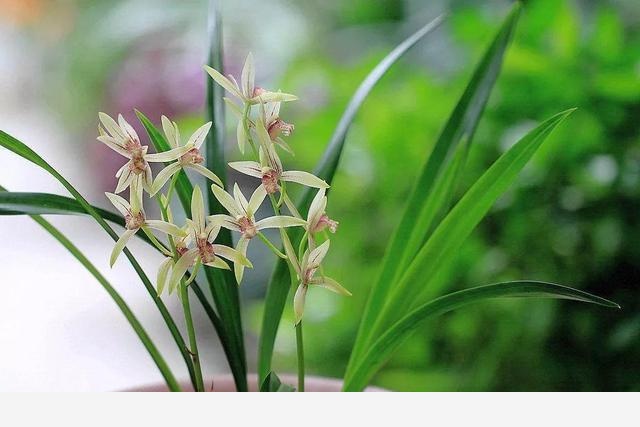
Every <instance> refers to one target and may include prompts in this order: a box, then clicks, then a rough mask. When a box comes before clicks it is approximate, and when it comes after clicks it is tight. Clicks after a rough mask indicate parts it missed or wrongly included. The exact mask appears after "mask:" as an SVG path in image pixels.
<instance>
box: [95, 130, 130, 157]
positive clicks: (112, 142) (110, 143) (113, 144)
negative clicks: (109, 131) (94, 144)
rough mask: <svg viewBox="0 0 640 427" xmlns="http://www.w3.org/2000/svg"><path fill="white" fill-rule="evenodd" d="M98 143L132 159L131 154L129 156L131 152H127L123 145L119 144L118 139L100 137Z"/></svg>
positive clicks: (105, 136)
mask: <svg viewBox="0 0 640 427" xmlns="http://www.w3.org/2000/svg"><path fill="white" fill-rule="evenodd" d="M98 141H100V142H102V143H103V144H105V145H106V146H107V147H109V148H111V149H112V150H113V151H115V152H116V153H118V154H120V155H122V156H124V157H126V158H127V159H130V158H131V154H129V152H128V151H127V150H125V149H124V147H123V146H122V145H120V144H118V140H117V139H116V138H113V137H111V136H107V135H101V136H99V137H98Z"/></svg>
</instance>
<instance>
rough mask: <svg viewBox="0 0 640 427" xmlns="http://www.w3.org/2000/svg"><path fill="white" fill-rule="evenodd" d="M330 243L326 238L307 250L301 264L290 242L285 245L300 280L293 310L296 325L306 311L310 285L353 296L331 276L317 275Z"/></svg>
mask: <svg viewBox="0 0 640 427" xmlns="http://www.w3.org/2000/svg"><path fill="white" fill-rule="evenodd" d="M329 244H330V243H329V240H326V241H325V242H324V243H323V244H321V245H320V246H318V247H317V248H315V249H313V250H307V251H306V252H305V253H304V255H303V256H302V260H301V261H300V263H299V264H298V261H297V259H296V256H295V254H294V253H293V252H292V250H293V249H292V248H291V246H290V244H289V245H285V250H286V251H287V256H288V257H289V259H290V261H291V264H292V265H293V268H294V269H295V271H296V273H297V275H298V278H299V280H300V284H299V285H298V289H296V293H295V295H294V297H293V311H294V313H295V323H296V325H297V324H298V323H300V321H301V320H302V315H303V313H304V303H305V299H306V297H307V291H308V290H309V286H318V287H321V288H325V289H328V290H330V291H331V292H335V293H337V294H339V295H346V296H351V292H349V291H348V290H346V289H345V288H343V287H342V286H341V285H340V284H339V283H338V282H336V281H335V280H333V279H331V278H330V277H326V276H324V275H321V276H320V277H315V274H316V271H317V270H318V269H319V268H320V264H321V263H322V260H323V259H324V257H325V256H326V255H327V252H328V251H329Z"/></svg>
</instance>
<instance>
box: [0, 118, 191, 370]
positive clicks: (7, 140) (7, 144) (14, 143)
mask: <svg viewBox="0 0 640 427" xmlns="http://www.w3.org/2000/svg"><path fill="white" fill-rule="evenodd" d="M0 146H2V147H4V148H6V149H8V150H9V151H12V152H13V153H16V154H18V155H19V156H21V157H22V158H24V159H26V160H29V161H30V162H32V163H34V164H36V165H38V166H40V167H41V168H42V169H44V170H45V171H47V172H48V173H49V174H51V175H52V176H53V177H54V178H56V179H57V180H58V181H59V182H60V183H61V184H62V185H63V186H64V187H65V188H66V189H67V191H69V193H71V195H72V196H73V197H74V198H75V199H76V201H77V202H78V203H79V204H80V206H82V208H83V209H84V210H85V211H86V212H87V213H88V214H89V215H91V216H92V217H93V218H94V219H95V220H96V222H97V223H98V224H99V225H100V226H101V227H102V228H103V229H104V230H105V231H106V232H107V234H109V236H110V237H111V238H112V239H113V240H114V241H117V240H118V234H117V233H116V232H115V231H114V230H113V228H111V226H109V224H107V222H106V221H105V220H104V219H103V218H102V217H101V216H100V214H99V213H98V212H97V211H96V210H95V209H94V208H93V206H91V205H90V204H89V202H87V200H86V199H85V198H84V197H83V196H82V195H81V194H80V193H79V192H78V190H76V189H75V188H74V187H73V186H72V185H71V184H70V183H69V181H67V180H66V179H65V178H64V177H63V176H62V175H61V174H60V173H58V171H56V170H55V169H54V168H53V167H51V165H50V164H49V163H47V162H46V161H45V160H44V159H43V158H42V157H40V156H39V155H38V154H37V153H36V152H35V151H33V150H32V149H31V148H29V147H28V146H27V145H25V144H24V143H22V142H20V141H19V140H17V139H16V138H14V137H12V136H11V135H9V134H8V133H6V132H4V131H2V130H0ZM123 253H124V254H125V256H126V257H127V259H128V260H129V262H130V263H131V265H132V266H133V269H134V270H135V271H136V273H137V274H138V276H139V277H140V280H141V281H142V284H143V285H144V287H145V288H146V290H147V292H148V293H149V296H150V297H151V299H152V300H153V302H154V303H155V305H156V307H157V308H158V311H160V314H161V315H162V318H163V320H164V322H165V323H166V325H167V327H168V328H169V331H170V332H171V335H172V336H173V339H174V341H175V342H176V345H177V346H178V349H179V350H180V353H181V354H182V357H183V359H184V361H185V364H186V365H187V368H188V369H189V374H190V375H191V377H192V378H193V363H192V361H191V356H190V355H189V352H188V351H187V350H186V345H185V342H184V339H183V338H182V335H180V331H179V330H178V327H177V326H176V324H175V322H174V320H173V318H172V317H171V314H169V311H168V310H167V307H166V306H165V305H164V303H163V302H162V300H161V299H160V298H159V297H158V295H157V294H156V290H155V288H154V286H153V285H152V284H151V282H150V281H149V278H148V277H147V275H146V274H145V272H144V271H143V270H142V267H141V266H140V264H139V263H138V261H136V259H135V257H134V256H133V255H132V254H131V252H130V251H129V250H128V249H127V248H125V249H124V251H123Z"/></svg>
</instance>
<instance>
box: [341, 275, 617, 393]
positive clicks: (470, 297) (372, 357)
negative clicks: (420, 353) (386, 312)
mask: <svg viewBox="0 0 640 427" xmlns="http://www.w3.org/2000/svg"><path fill="white" fill-rule="evenodd" d="M494 298H556V299H568V300H574V301H580V302H586V303H592V304H597V305H601V306H604V307H611V308H620V306H619V305H618V304H616V303H614V302H612V301H609V300H606V299H604V298H600V297H597V296H595V295H591V294H589V293H587V292H583V291H580V290H577V289H573V288H569V287H566V286H561V285H556V284H553V283H545V282H536V281H514V282H504V283H497V284H493V285H486V286H479V287H475V288H471V289H465V290H462V291H458V292H454V293H451V294H448V295H445V296H443V297H440V298H437V299H435V300H433V301H430V302H428V303H426V304H423V305H421V306H419V307H417V308H416V309H415V310H413V311H411V312H410V313H409V314H407V315H406V316H404V317H403V318H402V319H400V320H399V321H398V322H396V323H394V324H393V325H392V326H391V327H390V328H388V329H387V330H386V331H385V333H383V334H382V335H380V336H379V338H378V339H377V340H376V341H375V342H374V343H373V345H372V346H371V347H370V348H369V350H368V351H367V353H366V354H365V356H364V357H363V358H362V359H361V360H359V361H358V363H357V365H355V369H354V371H353V375H352V376H351V377H350V378H349V379H348V380H345V384H344V390H345V391H360V390H363V389H364V388H365V387H366V385H367V384H368V382H369V380H370V379H371V377H372V376H373V375H374V374H375V373H376V372H377V370H378V369H380V367H381V366H382V365H383V364H384V362H385V361H386V360H387V359H388V358H389V357H390V356H391V354H393V352H394V351H395V350H396V349H397V348H398V346H399V345H400V344H401V343H402V342H403V341H404V340H405V339H406V338H407V337H408V336H409V334H411V333H412V332H413V331H414V330H415V329H416V328H418V327H419V326H421V325H422V324H423V322H424V321H426V320H428V319H429V318H431V317H435V316H439V315H441V314H444V313H447V312H449V311H452V310H456V309H458V308H460V307H464V306H466V305H469V304H472V303H475V302H480V301H484V300H487V299H494Z"/></svg>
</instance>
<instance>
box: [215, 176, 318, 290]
mask: <svg viewBox="0 0 640 427" xmlns="http://www.w3.org/2000/svg"><path fill="white" fill-rule="evenodd" d="M211 190H212V191H213V194H214V195H215V196H216V199H218V201H219V202H220V204H221V205H222V206H224V208H225V209H226V210H227V212H229V214H230V215H225V214H219V215H212V216H210V217H209V221H210V222H211V223H212V224H215V225H218V226H221V227H224V228H227V229H229V230H233V231H238V232H240V234H241V236H240V239H239V240H238V244H237V245H236V250H237V251H238V252H240V253H241V254H242V255H244V256H245V257H246V256H247V247H248V246H249V241H250V240H251V239H252V238H254V237H255V236H256V235H257V234H258V232H259V231H260V230H264V229H267V228H284V227H295V226H302V225H305V224H306V221H304V220H302V219H300V218H294V217H292V216H285V215H278V216H272V217H268V218H264V219H261V220H259V221H256V219H255V213H256V211H257V210H258V208H259V207H260V205H261V204H262V202H263V201H264V198H265V197H266V195H267V192H266V191H265V189H264V186H262V185H260V186H258V188H256V190H255V191H254V192H253V194H252V195H251V198H250V199H249V201H247V199H246V197H245V196H244V194H242V191H240V187H238V184H235V185H234V186H233V197H232V196H231V195H230V194H229V193H227V192H226V191H224V190H223V189H222V188H220V187H217V186H215V185H212V186H211ZM234 273H235V276H236V281H237V282H238V284H240V282H241V281H242V276H243V274H244V266H243V265H242V264H239V263H238V264H235V265H234Z"/></svg>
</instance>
